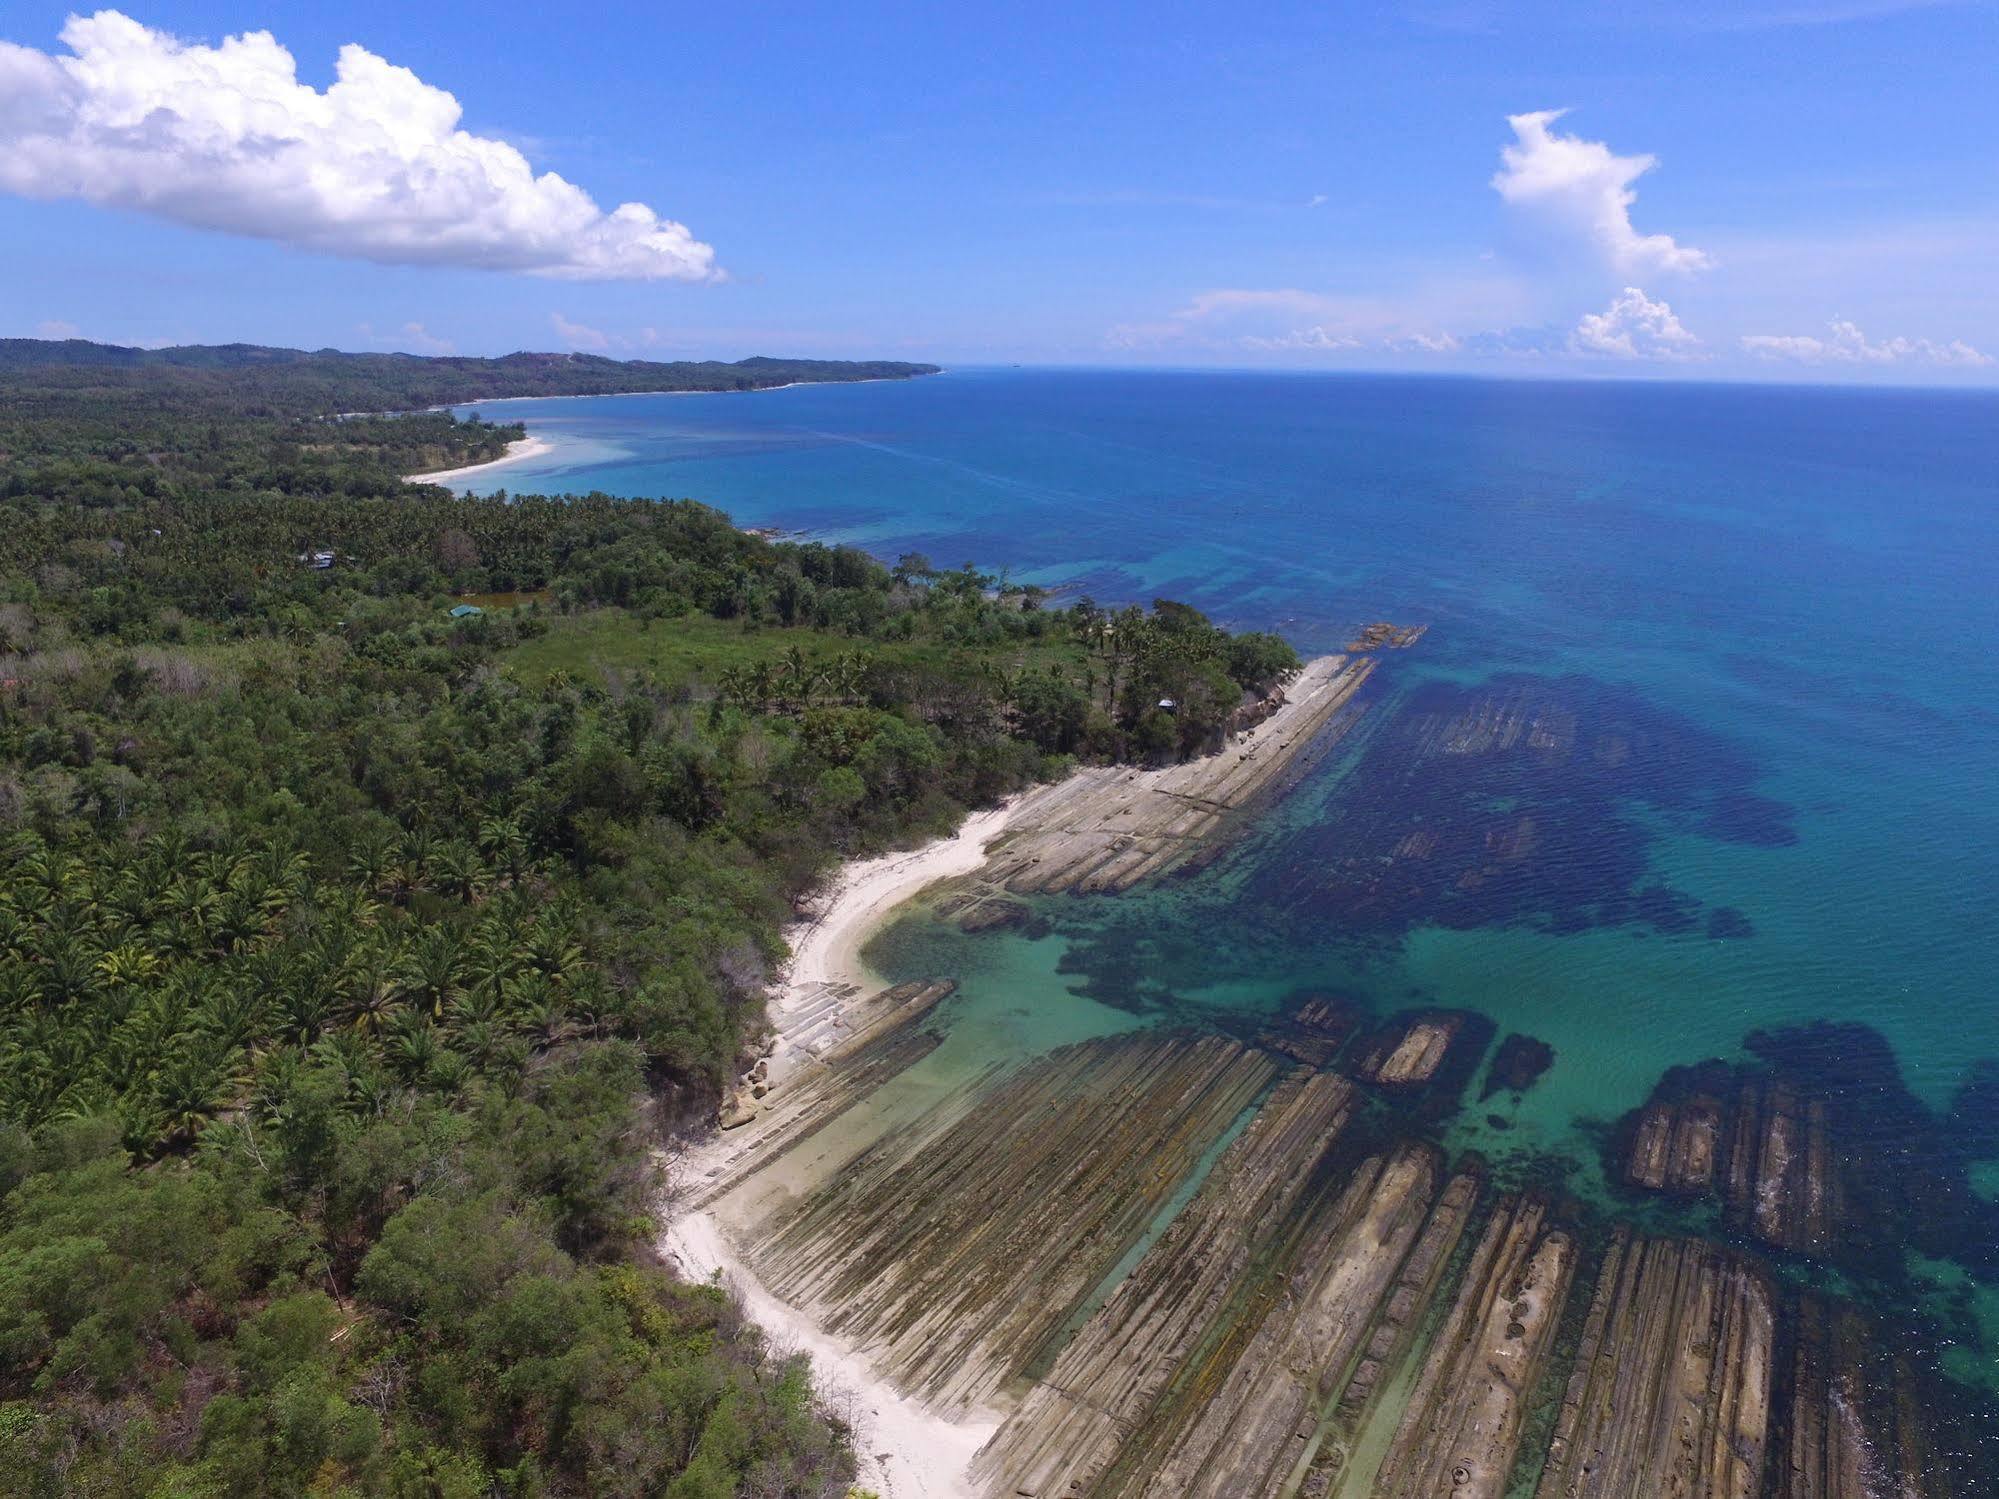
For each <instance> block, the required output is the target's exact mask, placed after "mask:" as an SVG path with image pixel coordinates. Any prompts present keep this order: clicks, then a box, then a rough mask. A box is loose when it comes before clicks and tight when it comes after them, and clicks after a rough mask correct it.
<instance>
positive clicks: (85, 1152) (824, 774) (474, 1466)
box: [0, 356, 1296, 1499]
mask: <svg viewBox="0 0 1999 1499" xmlns="http://www.w3.org/2000/svg"><path fill="white" fill-rule="evenodd" d="M342 357H346V356H342ZM323 358H324V356H307V357H305V359H304V365H305V367H307V368H310V367H312V365H313V362H314V361H320V360H322V359H323ZM415 363H417V364H426V363H430V362H429V361H415ZM438 363H441V364H447V365H455V364H463V363H467V362H466V361H440V362H438ZM496 363H498V364H505V363H507V361H498V362H496ZM295 365H296V361H295V362H294V365H286V366H283V367H282V368H285V369H291V368H294V367H295ZM85 368H86V367H84V366H81V365H79V366H76V371H82V370H84V369H85ZM371 368H373V366H372V365H356V366H353V367H351V368H349V367H345V366H343V368H342V372H341V373H339V375H338V377H337V379H336V378H334V377H332V376H323V375H322V374H319V373H314V374H310V375H305V374H301V377H300V381H299V383H297V384H292V383H291V382H290V379H289V376H287V375H284V374H282V373H275V374H274V372H273V371H271V370H269V369H260V370H259V373H258V375H257V377H256V378H254V379H251V380H239V379H238V378H237V374H236V372H235V367H232V366H229V365H227V364H226V363H225V364H224V365H222V366H221V367H219V368H218V367H214V366H209V365H197V366H194V367H185V366H183V365H177V364H175V363H172V362H171V361H166V360H153V361H145V362H142V363H139V364H136V365H133V366H129V367H126V368H124V369H122V370H119V371H117V373H119V374H120V376H121V378H120V379H119V380H117V381H110V380H99V379H96V378H95V377H96V376H98V375H102V374H103V371H102V370H101V369H99V368H97V367H94V366H93V367H90V369H91V371H92V376H93V377H92V378H90V379H82V378H79V379H78V380H77V381H76V382H75V383H66V382H62V381H51V380H48V379H45V378H43V376H44V375H46V373H47V372H46V371H39V372H30V371H23V370H20V369H15V370H12V371H10V372H8V373H6V374H5V376H4V377H3V378H0V1492H5V1493H9V1494H14V1493H19V1494H49V1495H56V1494H157V1495H176V1496H179V1495H188V1496H193V1495H235V1494H266V1493H270V1494H298V1493H326V1494H342V1493H356V1494H359V1493H383V1494H399V1495H400V1494H407V1495H461V1494H462V1495H468V1496H469V1495H475V1494H493V1493H504V1494H519V1495H532V1494H586V1493H588V1494H597V1493H604V1494H667V1495H674V1496H688V1499H691V1496H717V1499H719V1496H724V1495H736V1494H741V1495H758V1496H789V1495H798V1496H805V1495H821V1494H833V1495H837V1494H840V1493H842V1492H844V1491H845V1487H846V1484H847V1481H848V1479H849V1477H850V1475H851V1472H852V1461H851V1453H850V1451H849V1447H848V1442H849V1434H848V1433H847V1432H846V1431H845V1430H844V1429H842V1428H841V1427H840V1426H839V1424H838V1423H837V1422H836V1421H834V1420H833V1419H832V1418H831V1417H830V1416H829V1415H828V1413H826V1412H825V1411H823V1410H821V1409H819V1408H818V1407H817V1406H816V1405H815V1403H814V1401H813V1399H812V1397H811V1389H810V1382H809V1378H808V1371H807V1370H806V1369H805V1368H804V1366H803V1365H802V1363H801V1362H800V1361H799V1360H797V1359H791V1358H783V1357H779V1356H777V1355H776V1354H774V1353H773V1352H772V1351H771V1350H770V1349H768V1348H766V1347H765V1346H764V1345H763V1343H762V1341H761V1339H760V1338H759V1336H758V1334H757V1333H756V1331H755V1329H754V1328H752V1327H750V1326H748V1325H747V1324H745V1322H744V1321H743V1319H742V1317H741V1316H740V1314H739V1313H738V1312H737V1311H736V1309H735V1308H734V1307H733V1306H732V1305H731V1304H730V1302H729V1300H728V1299H727V1298H726V1297H725V1296H724V1295H723V1294H722V1293H721V1292H720V1291H719V1290H717V1289H715V1288H713V1287H706V1286H689V1285H683V1284H680V1283H678V1282H676V1281H675V1280H674V1279H673V1278H672V1276H671V1275H670V1274H669V1273H668V1272H667V1270H666V1268H665V1267H663V1266H662V1265H661V1264H659V1263H658V1262H657V1261H656V1260H655V1258H654V1257H653V1254H652V1252H651V1249H650V1238H651V1234H650V1228H649V1225H650V1222H651V1211H652V1208H653V1205H654V1203H655V1201H656V1199H657V1194H658V1193H659V1191H660V1190H661V1186H662V1184H661V1182H660V1180H659V1172H658V1167H657V1165H656V1152H657V1147H658V1146H659V1144H660V1143H661V1141H662V1140H663V1139H664V1138H666V1137H667V1136H668V1135H669V1134H670V1133H671V1132H672V1131H673V1130H675V1129H677V1128H684V1127H688V1126H689V1125H691V1124H694V1123H698V1122H700V1121H704V1120H705V1119H707V1118H709V1117H711V1116H712V1111H713V1107H714V1102H715V1100H716V1098H717V1096H718V1091H719V1089H720V1087H721V1085H722V1084H723V1083H724V1081H725V1080H726V1079H727V1078H728V1077H729V1075H730V1073H731V1070H732V1068H734V1067H735V1066H736V1065H737V1062H738V1058H739V1055H740V1052H741V1049H742V1047H743V1044H744V1038H745V1035H746V1034H747V1033H749V1032H751V1031H753V1030H754V1028H755V1027H756V1026H757V1024H758V1023H759V1019H760V1016H761V1007H762V1002H763V994H764V990H765V987H766V984H767V982H768V980H769V977H770V975H771V973H772V972H773V970H774V967H775V966H776V965H777V964H778V963H780V962H781V961H782V958H783V947H782V940H781V937H780V930H781V926H782V923H783V922H784V921H785V920H786V918H787V916H788V914H789V912H790V910H791V906H792V902H793V900H794V899H795V898H797V897H798V896H799V895H800V894H801V893H803V892H804V891H805V890H806V889H807V888H809V886H810V885H811V884H812V882H813V881H814V880H815V879H817V878H818V877H819V876H821V875H822V874H823V873H824V871H825V868H826V866H827V863H828V861H830V860H831V859H833V858H836V857H839V856H842V855H847V854H853V853H860V852H864V851H868V850H873V849H879V848H882V847H886V846H890V845H893V844H896V843H898V842H904V841H908V840H910V839H913V838H916V837H918V836H920V835H922V834H925V833H929V832H934V831H938V830H942V829H945V828H948V827H949V826H951V825H952V824H954V823H955V822H956V821H957V819H958V818H959V817H961V816H962V814H963V812H964V810H965V809H966V808H967V807H969V806H972V805H975V804H978V803H981V802H986V801H990V800H991V799H993V798H995V797H998V796H1000V795H1003V794H1005V793H1007V792H1009V791H1011V790H1013V789H1015V788H1017V787H1020V786H1022V785H1024V784H1026V783H1028V782H1031V781H1034V780H1036V779H1040V778H1045V777H1050V776H1053V775H1057V774H1060V773H1061V772H1062V771H1063V769H1064V768H1065V767H1066V766H1067V765H1068V764H1070V763H1071V762H1072V760H1073V759H1074V758H1076V757H1093V758H1113V757H1133V758H1163V757H1171V756H1175V755H1181V754H1189V753H1197V752H1200V751H1201V750H1203V749H1205V748H1207V747H1209V746H1210V745H1212V744H1213V743H1214V741H1215V740H1216V739H1217V738H1218V736H1219V735H1220V733H1221V732H1222V730H1223V728H1224V726H1225V725H1226V723H1227V721H1228V719H1229V716H1230V715H1231V714H1232V713H1234V712H1235V711H1237V709H1238V708H1239V707H1240V706H1241V705H1242V703H1243V702H1244V700H1245V698H1246V696H1247V695H1249V694H1253V693H1256V692H1260V691H1263V690H1265V689H1266V688H1268V687H1269V686H1270V685H1272V684H1273V683H1274V682H1276V681H1279V680H1281V679H1282V678H1283V677H1284V676H1285V675H1286V674H1287V673H1288V672H1289V671H1290V670H1291V669H1293V668H1294V667H1295V665H1296V659H1295V657H1294V656H1293V655H1292V653H1291V651H1290V649H1289V647H1287V646H1286V645H1284V643H1283V642H1281V641H1279V640H1276V639H1275V638H1273V637H1269V636H1262V635H1242V636H1231V635H1229V634H1227V633H1225V632H1223V631H1221V630H1219V629H1217V628H1215V627H1214V626H1212V625H1211V624H1210V623H1209V622H1208V621H1207V620H1205V619H1203V618H1202V617H1201V616H1200V615H1199V614H1197V613H1195V612H1194V611H1193V610H1190V609H1186V608H1184V607H1182V606H1177V605H1172V604H1166V603H1159V604H1157V605H1155V606H1154V607H1153V608H1152V609H1151V610H1139V609H1135V608H1127V609H1124V610H1120V611H1118V612H1116V613H1109V612H1107V611H1104V610H1100V609H1098V608H1096V607H1094V606H1093V605H1091V604H1089V603H1088V602H1087V601H1082V602H1078V603H1076V604H1075V605H1073V606H1071V607H1068V608H1064V609H1057V608H1052V607H1049V604H1048V601H1047V600H1045V599H1044V598H1043V597H1042V596H1041V595H1039V594H1038V593H1037V592H1036V591H1034V590H1028V589H1018V588H1009V587H1004V586H1001V585H1000V584H999V583H998V582H997V581H996V580H995V579H994V578H992V577H989V576H986V575H983V574H981V573H980V572H979V571H978V570H976V569H975V568H973V567H971V566H970V565H966V566H963V567H958V568H952V569H940V568H937V567H935V566H933V565H932V564H931V563H930V562H929V561H927V560H926V559H924V558H921V557H915V556H910V557H905V558H902V559H900V560H899V561H898V562H897V563H896V564H895V565H893V566H889V565H884V564H883V563H882V562H879V561H877V560H875V559H873V558H870V557H868V556H865V555H863V554H861V553H859V552H856V551H853V550H850V549H846V548H839V547H826V546H821V545H816V544H772V543H770V542H768V541H765V540H761V539H758V538H756V537H753V536H749V535H745V534H743V533H741V532H738V531H737V530H736V529H735V528H734V527H733V526H731V525H730V523H729V522H728V520H727V519H726V518H725V517H724V516H722V515H720V514H718V513H717V512H715V511H713V510H711V509H708V508H706V507H704V506H702V505H699V504H696V503H691V502H685V501H657V502H654V501H624V500H614V499H610V498H607V497H604V496H586V497H567V498H541V497H531V498H516V499H513V500H508V499H507V498H505V497H503V496H498V497H494V498H490V499H462V498H454V497H451V496H449V495H447V494H446V493H444V492H443V491H442V490H438V489H435V488H422V487H411V486H407V485H405V484H403V483H402V482H401V481H400V480H399V478H398V475H399V474H400V473H403V472H409V471H411V470H413V469H417V468H422V467H426V466H433V465H438V464H449V463H459V462H468V461H475V460H476V459H478V458H480V457H483V456H490V455H491V454H493V453H495V452H497V451H499V449H500V447H501V445H502V444H503V443H504V442H505V441H506V440H507V438H508V437H510V436H513V435H518V429H510V428H505V427H495V426H490V425H487V424H484V423H478V422H454V421H453V420H452V419H451V418H450V417H449V416H447V415H443V414H439V413H429V414H414V415H405V416H388V417H365V418H351V417H350V418H336V413H339V412H345V411H352V410H356V409H360V408H362V407H369V406H372V407H395V406H401V405H404V404H409V403H411V402H412V401H413V400H418V399H423V400H427V399H431V398H432V397H431V396H429V395H425V396H419V397H412V396H411V395H410V391H411V390H412V389H425V390H428V389H430V382H435V383H437V384H438V385H442V386H449V385H450V384H451V382H452V381H454V380H456V379H459V378H460V375H459V374H457V373H455V372H453V371H450V370H439V371H434V372H421V371H419V372H416V373H414V374H406V373H405V372H403V371H402V367H401V362H397V365H396V369H395V370H394V371H392V372H391V373H390V374H389V375H387V376H384V377H383V382H382V384H381V385H380V386H379V387H373V388H371V387H370V386H369V381H370V379H371V378H373V377H372V376H371V375H370V374H369V373H367V371H368V370H369V369H371ZM719 368H725V369H741V368H742V367H741V366H723V367H719ZM772 368H780V366H776V365H773V366H772ZM781 368H785V369H791V368H793V367H792V366H781ZM73 372H75V371H73ZM125 377H129V383H128V381H127V379H126V378H125ZM588 378H592V379H594V378H596V375H595V374H591V375H589V376H588ZM322 379H324V381H325V383H324V384H323V385H322V384H318V383H316V382H320V381H322ZM316 390H317V391H321V392H327V391H337V394H322V395H315V394H314V392H315V391H316ZM459 394H461V392H459V391H458V390H457V389H456V388H453V389H452V391H451V392H450V393H449V394H445V395H442V396H440V397H438V398H442V399H457V398H458V397H459ZM316 401H317V402H318V404H317V405H315V402H316ZM315 554H330V556H325V555H322V556H321V557H319V558H316V557H315ZM321 560H323V561H326V562H328V563H329V565H324V566H321V565H317V562H318V561H321ZM468 600H469V601H471V603H472V605H473V607H474V608H475V609H476V610H477V612H471V613H465V614H463V615H462V616H454V615H453V614H452V613H451V612H450V611H451V610H452V609H453V608H454V607H460V608H462V607H463V606H464V605H465V604H466V602H467V601H468ZM1163 698H1171V699H1173V700H1174V703H1175V708H1174V710H1173V711H1166V710H1163V709H1161V708H1160V707H1159V706H1158V704H1159V702H1160V700H1161V699H1163Z"/></svg>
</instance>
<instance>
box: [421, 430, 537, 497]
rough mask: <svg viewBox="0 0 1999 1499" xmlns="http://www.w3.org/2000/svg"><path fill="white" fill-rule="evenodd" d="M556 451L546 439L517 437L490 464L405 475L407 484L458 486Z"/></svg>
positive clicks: (475, 464)
mask: <svg viewBox="0 0 1999 1499" xmlns="http://www.w3.org/2000/svg"><path fill="white" fill-rule="evenodd" d="M554 451H555V444H554V443H552V442H550V441H549V440H548V439H547V438H545V437H517V438H515V439H514V440H513V441H512V442H510V443H508V444H507V451H506V452H505V453H503V454H502V455H501V456H500V457H498V458H495V459H494V460H493V461H492V462H490V463H468V464H467V465H466V466H465V467H463V468H441V469H439V470H437V472H435V473H430V474H405V475H404V476H403V482H404V483H405V484H446V485H449V484H456V483H457V482H458V481H459V480H460V479H464V478H467V477H469V476H471V475H473V474H484V473H490V472H491V471H492V470H494V469H496V468H504V467H506V466H507V465H508V464H510V463H522V462H525V461H526V460H527V459H529V458H539V457H541V456H542V454H544V453H552V452H554Z"/></svg>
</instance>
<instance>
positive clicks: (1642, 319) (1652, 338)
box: [1569, 286, 1700, 359]
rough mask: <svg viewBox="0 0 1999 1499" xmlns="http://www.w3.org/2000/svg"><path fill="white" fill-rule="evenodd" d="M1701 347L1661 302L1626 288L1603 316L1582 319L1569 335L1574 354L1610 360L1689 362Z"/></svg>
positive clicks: (1670, 310)
mask: <svg viewBox="0 0 1999 1499" xmlns="http://www.w3.org/2000/svg"><path fill="white" fill-rule="evenodd" d="M1699 347H1700V339H1698V338H1696V337H1695V336H1694V335H1693V334H1692V333H1691V332H1689V331H1688V330H1687V327H1686V325H1685V324H1684V323H1682V322H1681V321H1680V320H1679V318H1678V317H1677V316H1676V315H1675V314H1674V312H1673V309H1672V307H1671V306H1669V305H1668V304H1667V303H1666V302H1664V301H1657V302H1655V301H1653V300H1652V299H1651V298H1650V297H1648V296H1646V295H1645V293H1644V292H1642V291H1640V290H1639V289H1638V288H1637V287H1635V286H1627V287H1625V288H1624V290H1623V291H1621V292H1619V293H1618V294H1617V295H1616V296H1615V297H1613V298H1611V302H1610V305H1609V306H1608V307H1606V308H1604V310H1603V311H1602V312H1591V313H1585V314H1584V315H1583V320H1582V321H1581V322H1579V323H1577V324H1576V327H1575V331H1574V332H1573V333H1571V334H1570V335H1569V349H1570V351H1571V352H1573V353H1577V354H1604V355H1608V356H1610V357H1611V358H1613V359H1691V358H1693V357H1694V351H1695V350H1696V349H1698V348H1699Z"/></svg>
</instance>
